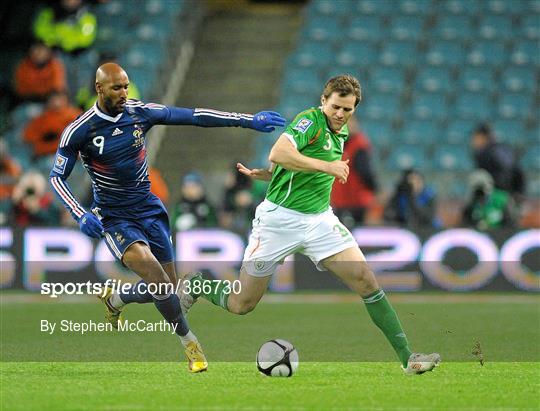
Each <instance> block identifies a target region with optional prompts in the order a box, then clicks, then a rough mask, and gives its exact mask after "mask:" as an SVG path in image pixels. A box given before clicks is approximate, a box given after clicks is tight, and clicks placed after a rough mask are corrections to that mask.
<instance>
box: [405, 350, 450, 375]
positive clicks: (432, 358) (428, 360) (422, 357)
mask: <svg viewBox="0 0 540 411" xmlns="http://www.w3.org/2000/svg"><path fill="white" fill-rule="evenodd" d="M440 363H441V356H440V355H439V354H437V353H433V354H419V353H412V354H411V356H410V357H409V361H408V362H407V368H403V366H401V368H402V369H403V371H404V372H405V374H408V375H412V374H423V373H425V372H426V371H433V369H434V368H435V367H438V366H439V364H440Z"/></svg>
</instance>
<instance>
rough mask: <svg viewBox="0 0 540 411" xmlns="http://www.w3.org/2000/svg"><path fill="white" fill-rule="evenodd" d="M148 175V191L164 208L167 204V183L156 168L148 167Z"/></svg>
mask: <svg viewBox="0 0 540 411" xmlns="http://www.w3.org/2000/svg"><path fill="white" fill-rule="evenodd" d="M148 175H149V177H148V178H149V179H150V191H151V192H152V194H154V195H155V196H157V197H159V199H160V200H161V201H162V202H163V204H165V206H166V205H167V203H168V202H169V188H168V187H167V183H166V182H165V180H164V179H163V177H162V176H161V173H160V172H159V170H158V169H157V168H154V167H149V168H148Z"/></svg>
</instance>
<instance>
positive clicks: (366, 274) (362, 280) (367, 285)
mask: <svg viewBox="0 0 540 411" xmlns="http://www.w3.org/2000/svg"><path fill="white" fill-rule="evenodd" d="M353 278H354V281H355V282H356V284H357V287H356V288H357V289H358V290H360V291H362V292H363V293H365V292H371V291H376V290H377V289H378V288H379V285H378V283H377V279H376V278H375V274H374V273H373V271H371V268H369V266H368V265H367V264H366V263H360V264H356V266H355V268H354V272H353Z"/></svg>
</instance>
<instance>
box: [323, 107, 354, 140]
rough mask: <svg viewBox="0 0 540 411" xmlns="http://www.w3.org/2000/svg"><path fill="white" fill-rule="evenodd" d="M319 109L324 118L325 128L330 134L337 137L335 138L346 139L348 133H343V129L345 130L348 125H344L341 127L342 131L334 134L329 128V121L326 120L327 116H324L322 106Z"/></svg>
mask: <svg viewBox="0 0 540 411" xmlns="http://www.w3.org/2000/svg"><path fill="white" fill-rule="evenodd" d="M318 109H319V112H320V113H321V115H322V116H323V118H324V128H325V129H326V131H328V132H329V133H332V134H333V135H335V136H338V137H343V138H345V137H346V136H347V133H345V132H344V131H343V129H344V128H345V126H346V125H347V124H343V125H342V126H341V129H340V130H339V131H338V132H337V133H334V132H333V131H332V130H330V127H328V119H327V118H326V114H324V111H323V109H322V106H319V107H318Z"/></svg>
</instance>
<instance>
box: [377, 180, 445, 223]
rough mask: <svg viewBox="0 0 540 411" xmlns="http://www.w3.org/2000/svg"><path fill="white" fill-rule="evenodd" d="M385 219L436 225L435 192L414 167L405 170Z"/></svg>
mask: <svg viewBox="0 0 540 411" xmlns="http://www.w3.org/2000/svg"><path fill="white" fill-rule="evenodd" d="M384 215H385V219H386V220H388V221H391V222H397V223H399V224H401V225H405V226H408V227H436V228H438V227H439V226H440V222H439V221H438V219H436V217H435V192H434V190H433V189H432V188H431V187H428V186H426V185H425V183H424V177H423V176H422V175H421V174H420V173H419V172H417V171H415V170H413V169H408V170H404V171H403V174H402V176H401V179H400V181H399V182H398V184H397V187H396V189H395V192H394V194H393V195H392V198H391V199H390V201H389V202H388V204H387V206H386V209H385V211H384Z"/></svg>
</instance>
